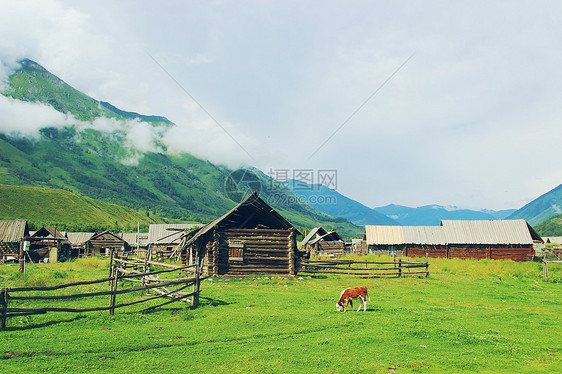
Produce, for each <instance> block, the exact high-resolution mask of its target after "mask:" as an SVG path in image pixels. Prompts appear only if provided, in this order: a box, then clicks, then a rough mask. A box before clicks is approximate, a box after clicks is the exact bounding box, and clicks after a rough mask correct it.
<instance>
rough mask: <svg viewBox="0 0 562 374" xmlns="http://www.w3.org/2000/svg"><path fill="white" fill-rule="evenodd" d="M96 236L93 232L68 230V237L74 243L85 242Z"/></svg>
mask: <svg viewBox="0 0 562 374" xmlns="http://www.w3.org/2000/svg"><path fill="white" fill-rule="evenodd" d="M92 236H94V233H93V232H67V233H66V237H67V238H68V241H69V242H70V243H72V244H84V243H86V242H87V241H88V240H90V238H91V237H92Z"/></svg>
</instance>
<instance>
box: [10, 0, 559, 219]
mask: <svg viewBox="0 0 562 374" xmlns="http://www.w3.org/2000/svg"><path fill="white" fill-rule="evenodd" d="M561 46H562V3H561V2H556V1H481V2H480V1H473V0H471V1H443V2H440V1H436V2H433V1H395V2H389V1H159V2H156V1H138V0H135V1H133V0H131V1H105V0H98V1H91V0H88V1H74V0H73V1H57V0H46V1H21V0H17V1H5V0H0V58H1V60H2V64H1V65H0V74H1V75H2V76H3V77H5V76H6V74H8V72H9V71H10V68H11V67H13V66H14V65H13V64H14V61H16V60H17V59H21V58H24V57H27V58H30V59H32V60H35V61H36V62H38V63H40V64H41V65H43V66H44V67H45V68H46V69H47V70H49V71H51V72H52V73H54V74H56V75H57V76H59V77H60V78H61V79H63V80H64V81H66V82H67V83H68V84H70V85H71V86H73V87H75V88H77V89H79V90H81V91H83V92H84V93H86V94H88V95H90V96H92V97H93V98H95V99H98V100H104V101H108V102H110V103H112V104H113V105H115V106H117V107H119V108H120V109H123V110H128V111H136V112H140V113H143V114H154V115H163V116H166V117H168V118H169V119H170V120H171V121H173V122H174V123H176V124H177V126H176V128H175V129H174V130H173V131H170V132H169V133H168V134H167V135H166V139H165V140H166V144H167V145H168V146H169V148H170V150H172V151H175V152H189V153H192V154H194V155H196V156H199V157H202V158H206V159H209V160H211V161H212V162H215V163H222V164H226V165H228V166H230V167H237V166H256V167H258V168H260V169H261V170H262V171H264V172H266V173H268V172H269V171H273V172H274V173H275V172H278V171H284V170H289V171H292V170H299V169H312V170H314V171H317V170H320V169H335V170H337V173H338V175H337V190H338V192H340V193H342V194H344V195H346V196H348V197H350V198H353V199H355V200H358V201H360V202H362V203H363V204H365V205H367V206H370V207H376V206H383V205H387V204H391V203H394V204H400V205H406V206H412V207H415V206H421V205H428V204H440V205H455V206H458V207H461V208H471V209H484V208H485V209H495V210H499V209H507V208H520V207H521V206H523V205H524V204H525V203H527V202H529V201H530V200H533V199H535V198H536V197H538V196H539V195H541V194H543V193H545V192H547V191H549V190H551V189H552V188H554V187H556V186H558V185H559V184H560V183H562V162H561V159H562V156H561V155H562V153H561V143H562V123H561V119H562V105H561V104H562V100H561V99H562V48H561ZM4 101H5V100H4ZM7 107H8V104H6V103H5V102H4V104H2V103H0V110H2V111H3V112H4V113H0V127H4V128H7V127H8V126H10V124H13V123H14V119H9V118H8V117H10V116H16V115H18V113H21V112H22V111H17V110H12V109H7ZM202 108H204V109H202ZM44 109H45V108H39V109H38V111H36V112H37V113H40V112H41V111H42V110H44ZM31 112H33V111H30V110H25V113H31ZM37 118H46V119H48V120H49V121H53V120H57V116H56V115H55V116H53V115H45V116H44V117H43V116H38V117H36V118H35V119H34V120H29V121H28V120H26V119H25V118H24V117H22V118H21V121H23V122H25V125H29V126H30V127H32V128H37V127H38V126H40V123H38V122H41V120H40V119H39V120H37ZM17 121H19V119H17V120H16V122H17ZM144 130H146V128H145V127H144V128H139V131H138V133H137V134H136V135H137V137H142V136H149V135H150V134H148V132H147V131H144ZM332 135H333V136H332ZM131 139H134V137H131ZM233 139H234V140H233ZM328 139H329V140H328ZM326 140H328V141H327V142H326ZM142 142H143V141H141V140H139V143H142ZM144 143H146V141H144Z"/></svg>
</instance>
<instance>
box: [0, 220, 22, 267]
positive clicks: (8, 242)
mask: <svg viewBox="0 0 562 374" xmlns="http://www.w3.org/2000/svg"><path fill="white" fill-rule="evenodd" d="M27 237H29V226H28V225H27V221H26V220H0V261H1V262H4V261H7V260H18V259H19V253H20V246H22V245H23V242H24V240H25V239H26V238H27Z"/></svg>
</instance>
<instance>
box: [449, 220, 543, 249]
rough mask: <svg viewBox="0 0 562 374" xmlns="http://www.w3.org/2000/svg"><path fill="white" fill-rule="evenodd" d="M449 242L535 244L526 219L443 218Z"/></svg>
mask: <svg viewBox="0 0 562 374" xmlns="http://www.w3.org/2000/svg"><path fill="white" fill-rule="evenodd" d="M441 225H442V226H443V228H444V230H445V235H446V237H447V243H449V244H533V239H532V237H531V233H530V231H529V227H528V225H527V221H525V220H524V219H516V220H474V221H470V220H443V221H442V222H441Z"/></svg>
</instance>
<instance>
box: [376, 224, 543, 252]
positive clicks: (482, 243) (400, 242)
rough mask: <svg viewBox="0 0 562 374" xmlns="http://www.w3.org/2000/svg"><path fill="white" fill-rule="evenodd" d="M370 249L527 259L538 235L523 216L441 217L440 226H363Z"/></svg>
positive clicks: (538, 239) (538, 237)
mask: <svg viewBox="0 0 562 374" xmlns="http://www.w3.org/2000/svg"><path fill="white" fill-rule="evenodd" d="M365 239H366V241H367V245H368V246H369V252H370V253H385V252H386V253H385V254H392V253H396V254H402V255H405V256H409V257H424V256H426V255H428V256H429V257H444V258H473V259H486V258H487V259H493V260H499V259H506V260H513V261H528V260H530V259H532V257H533V245H534V244H536V243H542V239H541V238H540V236H539V235H538V234H537V233H536V232H535V230H533V228H532V227H531V226H530V225H529V224H528V223H527V221H525V220H523V219H517V220H443V221H442V222H441V225H440V226H374V225H367V226H365Z"/></svg>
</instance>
